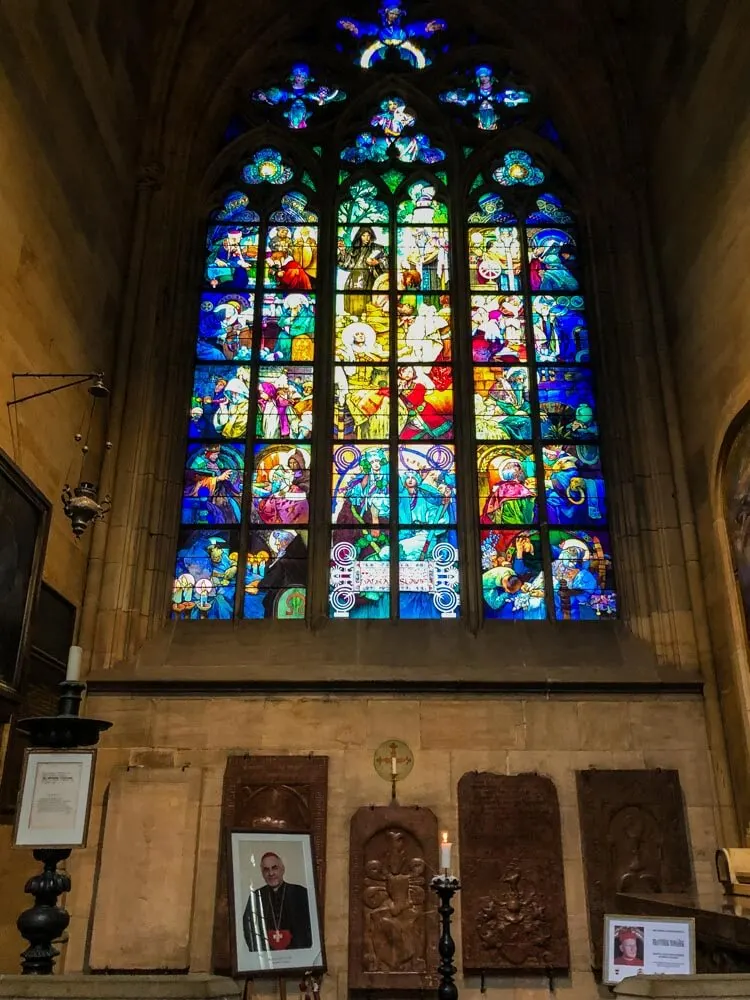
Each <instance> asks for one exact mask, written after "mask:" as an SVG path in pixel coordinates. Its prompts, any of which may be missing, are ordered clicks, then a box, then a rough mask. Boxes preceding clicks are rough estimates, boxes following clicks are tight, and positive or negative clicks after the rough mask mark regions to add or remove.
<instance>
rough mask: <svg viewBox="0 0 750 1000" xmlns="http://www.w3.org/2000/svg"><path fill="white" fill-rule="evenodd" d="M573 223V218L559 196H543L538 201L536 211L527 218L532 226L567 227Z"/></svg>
mask: <svg viewBox="0 0 750 1000" xmlns="http://www.w3.org/2000/svg"><path fill="white" fill-rule="evenodd" d="M572 222H573V216H572V215H571V214H570V213H569V212H567V211H566V210H565V209H564V208H563V204H562V202H561V201H560V199H559V198H558V197H557V195H554V194H549V193H547V194H541V195H539V197H538V198H537V200H536V211H535V212H532V213H531V214H530V215H528V216H527V217H526V223H527V224H528V225H530V226H539V225H542V226H543V225H546V224H547V223H551V224H552V225H558V226H565V225H569V224H570V223H572Z"/></svg>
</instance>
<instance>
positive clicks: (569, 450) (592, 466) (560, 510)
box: [542, 444, 607, 525]
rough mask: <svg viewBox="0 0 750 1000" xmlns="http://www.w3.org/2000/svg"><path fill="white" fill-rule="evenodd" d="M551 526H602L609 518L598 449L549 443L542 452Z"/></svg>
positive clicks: (595, 447)
mask: <svg viewBox="0 0 750 1000" xmlns="http://www.w3.org/2000/svg"><path fill="white" fill-rule="evenodd" d="M542 462H543V465H544V486H545V493H546V502H547V518H548V520H549V522H550V524H562V525H570V524H578V525H584V524H602V523H603V522H604V521H605V520H606V518H607V503H606V498H605V488H604V477H603V476H602V469H601V461H600V457H599V448H598V447H597V446H596V445H591V444H577V445H564V446H563V445H557V444H546V445H544V447H543V449H542Z"/></svg>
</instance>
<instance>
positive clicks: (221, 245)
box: [206, 224, 258, 289]
mask: <svg viewBox="0 0 750 1000" xmlns="http://www.w3.org/2000/svg"><path fill="white" fill-rule="evenodd" d="M206 245H207V250H208V252H207V254H206V281H207V282H208V284H209V285H210V286H211V287H212V288H218V287H219V286H220V285H224V286H226V287H228V288H239V289H245V288H253V287H254V286H255V278H256V271H257V266H258V228H257V226H245V225H240V224H234V225H216V226H209V230H208V235H207V238H206Z"/></svg>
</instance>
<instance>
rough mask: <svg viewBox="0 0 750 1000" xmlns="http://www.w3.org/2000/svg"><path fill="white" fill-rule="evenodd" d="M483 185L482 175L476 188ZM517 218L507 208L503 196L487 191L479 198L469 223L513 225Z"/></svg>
mask: <svg viewBox="0 0 750 1000" xmlns="http://www.w3.org/2000/svg"><path fill="white" fill-rule="evenodd" d="M482 183H483V181H482V178H481V175H480V176H479V177H478V178H477V183H476V184H475V186H481V185H482ZM515 221H516V217H515V216H514V215H513V213H512V212H509V211H508V210H507V209H506V207H505V202H504V201H503V199H502V196H501V195H499V194H498V193H497V192H496V191H485V193H484V194H480V195H479V197H478V198H477V202H476V209H475V210H474V211H473V212H472V213H471V215H470V216H469V222H473V223H480V224H481V225H485V226H486V225H490V224H491V223H495V224H496V225H513V223H515Z"/></svg>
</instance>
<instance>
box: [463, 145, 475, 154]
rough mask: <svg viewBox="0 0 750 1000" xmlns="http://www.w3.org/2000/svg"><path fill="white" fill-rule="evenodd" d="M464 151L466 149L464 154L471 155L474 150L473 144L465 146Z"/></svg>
mask: <svg viewBox="0 0 750 1000" xmlns="http://www.w3.org/2000/svg"><path fill="white" fill-rule="evenodd" d="M463 151H464V156H471V154H472V153H473V152H474V147H473V146H464V147H463Z"/></svg>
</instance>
